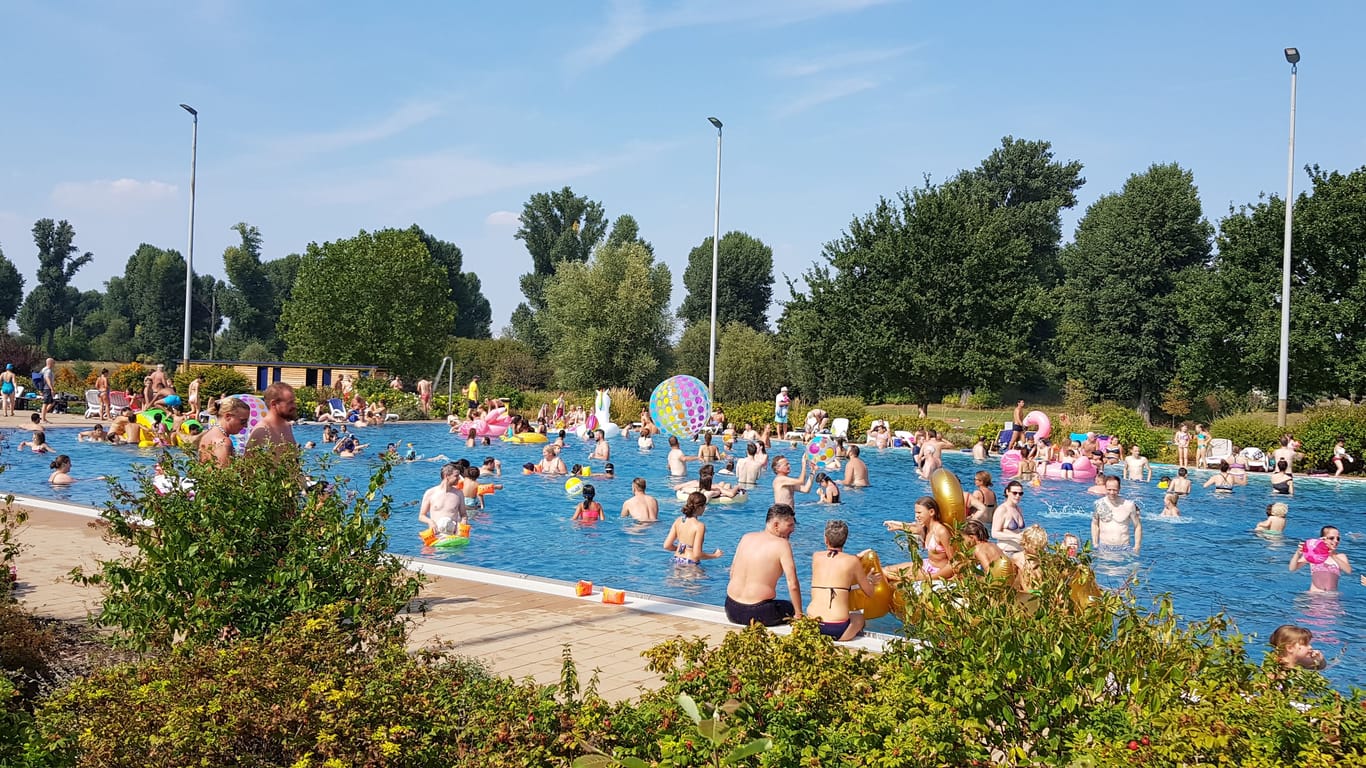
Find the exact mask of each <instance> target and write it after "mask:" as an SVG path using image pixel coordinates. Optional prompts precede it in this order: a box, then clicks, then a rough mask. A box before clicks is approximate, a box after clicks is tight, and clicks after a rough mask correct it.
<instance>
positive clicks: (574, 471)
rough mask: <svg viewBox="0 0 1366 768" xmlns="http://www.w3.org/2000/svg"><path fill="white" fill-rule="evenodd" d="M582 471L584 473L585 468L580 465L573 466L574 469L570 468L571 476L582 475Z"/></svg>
mask: <svg viewBox="0 0 1366 768" xmlns="http://www.w3.org/2000/svg"><path fill="white" fill-rule="evenodd" d="M582 471H583V466H582V465H579V464H575V465H574V466H572V467H570V468H569V474H571V475H577V474H578V473H580V472H582Z"/></svg>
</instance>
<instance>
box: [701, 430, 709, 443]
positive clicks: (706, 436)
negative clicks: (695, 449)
mask: <svg viewBox="0 0 1366 768" xmlns="http://www.w3.org/2000/svg"><path fill="white" fill-rule="evenodd" d="M702 442H703V443H706V444H707V445H711V433H710V432H708V433H706V434H704V435H702Z"/></svg>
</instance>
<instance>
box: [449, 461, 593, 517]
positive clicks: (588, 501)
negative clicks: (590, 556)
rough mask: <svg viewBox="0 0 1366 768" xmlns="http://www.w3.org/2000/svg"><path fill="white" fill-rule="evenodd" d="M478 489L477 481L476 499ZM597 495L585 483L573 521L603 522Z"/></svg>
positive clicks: (575, 508)
mask: <svg viewBox="0 0 1366 768" xmlns="http://www.w3.org/2000/svg"><path fill="white" fill-rule="evenodd" d="M478 471H479V470H477V469H476V470H475V472H476V473H478ZM475 477H478V474H476V475H475ZM478 489H479V484H478V482H477V481H476V482H475V496H476V497H477V496H478V494H479V490H478ZM597 495H598V489H596V488H594V487H593V486H592V484H591V483H584V484H583V501H580V502H579V505H578V506H576V507H574V516H573V517H572V518H570V519H571V520H575V521H577V522H581V523H596V522H597V521H599V520H601V519H602V505H601V504H599V503H598V502H596V501H594V500H593V498H594V497H595V496H597ZM466 499H468V497H466ZM466 503H468V501H467V502H466Z"/></svg>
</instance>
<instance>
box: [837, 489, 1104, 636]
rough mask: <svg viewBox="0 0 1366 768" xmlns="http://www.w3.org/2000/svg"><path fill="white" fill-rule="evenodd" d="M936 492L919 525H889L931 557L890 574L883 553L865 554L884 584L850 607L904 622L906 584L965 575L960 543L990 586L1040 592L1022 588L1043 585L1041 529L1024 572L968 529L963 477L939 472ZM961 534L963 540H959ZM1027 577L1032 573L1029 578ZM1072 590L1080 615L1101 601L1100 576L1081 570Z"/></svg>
mask: <svg viewBox="0 0 1366 768" xmlns="http://www.w3.org/2000/svg"><path fill="white" fill-rule="evenodd" d="M930 489H931V493H932V494H933V497H925V498H922V499H920V500H918V501H917V503H916V512H917V515H916V517H917V520H916V522H914V523H904V522H900V521H895V520H888V521H886V522H885V525H886V526H887V529H888V530H890V531H905V532H907V533H910V534H912V535H916V536H919V537H920V538H921V540H922V541H924V542H925V543H926V548H927V550H928V552H929V556H928V557H926V558H925V559H924V560H921V561H920V562H919V563H916V562H908V563H900V564H897V565H892V566H887V567H885V568H884V567H883V565H882V563H881V561H880V559H879V558H878V554H877V552H875V551H873V550H871V549H869V550H864V551H863V552H861V553H860V554H859V556H858V557H859V560H860V562H861V563H862V564H863V567H864V570H865V571H866V572H867V573H868V574H869V575H870V576H871V575H873V574H877V576H878V577H879V578H876V579H874V580H873V590H872V592H870V593H864V592H862V591H861V590H854V591H853V592H851V593H850V607H851V608H852V609H854V610H862V611H863V615H864V617H865V618H867V619H875V618H879V617H881V616H884V615H886V614H887V613H889V612H890V613H893V614H895V615H897V616H898V617H901V618H903V619H904V618H905V617H906V608H907V606H906V600H905V596H904V595H903V594H902V592H901V591H900V590H898V589H897V585H898V584H899V583H900V582H903V581H941V582H942V581H947V580H950V579H952V578H954V577H955V576H958V575H960V568H959V566H960V560H959V558H958V552H957V550H956V549H955V542H954V539H958V540H959V541H961V542H962V543H963V544H966V545H967V546H968V548H969V553H970V556H971V558H972V561H975V564H976V566H977V568H978V569H979V570H980V572H981V573H982V574H983V575H984V576H985V577H986V578H987V579H988V580H990V581H991V582H992V583H994V584H999V585H1001V586H1011V587H1014V588H1015V589H1017V590H1020V591H1021V597H1022V599H1029V598H1030V595H1029V592H1030V590H1032V589H1035V588H1036V587H1037V584H1033V583H1031V584H1024V583H1022V582H1023V581H1024V580H1025V579H1024V578H1023V577H1024V576H1026V575H1028V576H1029V577H1030V578H1029V579H1028V580H1029V581H1031V582H1033V581H1034V580H1035V579H1037V575H1038V572H1037V567H1036V565H1035V561H1036V560H1037V557H1038V553H1039V551H1041V550H1042V549H1043V547H1044V546H1046V544H1047V534H1046V533H1044V531H1043V529H1042V528H1038V526H1033V528H1036V529H1037V531H1036V532H1035V533H1037V534H1038V535H1037V536H1035V537H1031V538H1038V539H1042V541H1039V542H1031V543H1032V544H1035V546H1031V547H1028V548H1027V549H1026V551H1025V552H1023V553H1021V555H1020V557H1021V558H1022V560H1023V561H1024V567H1023V568H1021V566H1020V565H1019V564H1017V563H1016V562H1015V561H1012V560H1011V559H1010V557H1008V556H1006V554H1005V553H1004V552H1002V551H1001V548H1000V547H998V546H996V545H995V544H993V543H992V542H991V541H989V540H988V533H987V531H986V527H985V526H983V525H981V524H980V523H971V522H970V523H968V524H965V522H964V521H965V520H966V517H967V503H966V494H964V493H963V488H962V485H961V484H960V483H959V481H958V478H957V476H955V475H954V474H953V473H952V472H950V471H949V470H947V469H939V470H936V471H935V473H934V474H933V475H931V476H930ZM960 530H961V534H962V535H961V538H959V537H958V536H955V535H954V534H955V533H957V532H958V531H960ZM1022 571H1028V574H1025V573H1022ZM1069 589H1070V595H1071V600H1072V603H1073V605H1074V607H1075V608H1076V609H1077V610H1081V609H1082V608H1084V607H1085V605H1086V604H1087V603H1088V602H1090V600H1091V599H1092V598H1094V597H1098V596H1099V595H1100V589H1099V587H1098V586H1097V585H1096V580H1095V576H1094V574H1092V573H1091V571H1090V570H1089V569H1087V568H1085V567H1084V566H1082V567H1080V572H1079V573H1078V574H1077V575H1076V576H1074V577H1073V578H1072V580H1071V585H1070V588H1069Z"/></svg>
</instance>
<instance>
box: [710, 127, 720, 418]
mask: <svg viewBox="0 0 1366 768" xmlns="http://www.w3.org/2000/svg"><path fill="white" fill-rule="evenodd" d="M707 120H708V121H709V122H710V123H711V124H712V125H714V126H716V212H715V215H713V216H712V220H711V345H710V346H708V347H707V350H708V353H707V389H708V390H709V391H711V393H712V396H713V397H715V396H716V389H715V386H714V385H715V381H716V266H717V262H718V260H719V256H720V253H721V121H720V120H717V119H716V118H714V117H709V118H707Z"/></svg>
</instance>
